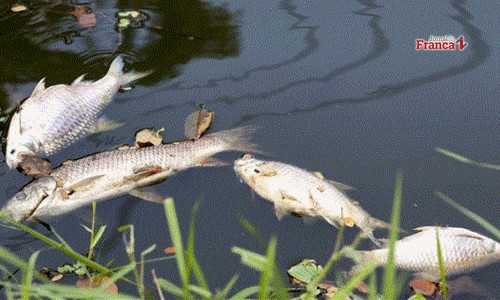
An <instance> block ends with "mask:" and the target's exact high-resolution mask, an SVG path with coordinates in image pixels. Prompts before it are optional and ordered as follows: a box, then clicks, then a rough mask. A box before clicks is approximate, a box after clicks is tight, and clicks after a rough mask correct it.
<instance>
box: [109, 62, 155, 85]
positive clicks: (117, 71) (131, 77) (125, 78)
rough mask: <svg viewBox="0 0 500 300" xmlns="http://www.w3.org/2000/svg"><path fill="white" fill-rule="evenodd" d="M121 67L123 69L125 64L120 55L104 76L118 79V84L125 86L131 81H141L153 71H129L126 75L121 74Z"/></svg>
mask: <svg viewBox="0 0 500 300" xmlns="http://www.w3.org/2000/svg"><path fill="white" fill-rule="evenodd" d="M123 67H125V63H124V62H123V58H122V56H121V55H118V56H117V57H116V58H115V59H114V60H113V62H112V63H111V65H110V66H109V70H108V73H106V76H111V77H115V78H116V79H118V84H119V85H126V84H128V83H130V82H132V81H135V80H138V79H141V78H143V77H146V76H148V75H149V74H151V73H153V71H152V70H151V71H146V72H135V71H130V72H127V73H124V72H123Z"/></svg>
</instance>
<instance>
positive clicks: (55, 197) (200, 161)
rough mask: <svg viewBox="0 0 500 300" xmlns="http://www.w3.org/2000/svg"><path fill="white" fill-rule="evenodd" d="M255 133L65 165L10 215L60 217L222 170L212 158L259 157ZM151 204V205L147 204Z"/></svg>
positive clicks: (26, 192) (241, 131)
mask: <svg viewBox="0 0 500 300" xmlns="http://www.w3.org/2000/svg"><path fill="white" fill-rule="evenodd" d="M252 132H253V129H252V128H251V127H240V128H235V129H230V130H226V131H220V132H216V133H213V134H208V135H204V136H202V137H200V138H199V139H195V140H193V139H189V140H184V141H180V142H175V143H170V144H162V145H159V146H150V147H143V148H128V149H117V150H111V151H106V152H101V153H98V154H94V155H90V156H87V157H84V158H81V159H78V160H74V161H69V162H67V163H63V164H62V165H61V166H59V167H57V168H56V169H54V170H53V171H52V173H51V174H50V175H48V176H45V177H41V178H39V179H36V180H34V181H32V182H30V183H29V184H27V185H26V186H25V187H24V188H22V189H21V191H20V192H18V193H17V194H16V195H15V196H14V197H13V198H12V199H11V200H9V201H8V202H7V204H6V205H5V207H4V209H5V211H6V212H7V214H8V215H10V216H11V217H12V218H14V219H16V220H23V219H30V218H33V219H37V218H38V219H43V218H45V217H51V216H58V215H61V214H64V213H67V212H70V211H72V210H75V209H77V208H79V207H82V206H84V205H87V204H89V203H92V202H95V201H102V200H105V199H109V198H112V197H116V196H120V195H124V194H127V193H130V194H132V195H134V196H137V197H140V198H143V197H142V196H143V195H142V194H141V193H140V191H139V190H138V189H139V188H141V187H145V186H150V185H153V184H156V183H158V182H161V181H163V180H165V179H166V178H168V177H170V176H172V175H174V174H176V173H178V172H180V171H183V170H185V169H188V168H192V167H198V166H199V167H205V166H218V165H222V163H221V162H220V161H218V160H216V159H214V158H213V157H212V156H213V155H215V154H217V153H220V152H225V151H245V152H246V151H255V145H254V144H252V143H251V142H250V141H249V139H250V137H251V133H252ZM146 200H151V199H146Z"/></svg>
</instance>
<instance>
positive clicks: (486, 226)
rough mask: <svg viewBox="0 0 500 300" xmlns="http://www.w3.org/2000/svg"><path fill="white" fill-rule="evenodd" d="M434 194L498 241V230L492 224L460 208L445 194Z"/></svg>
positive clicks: (499, 235)
mask: <svg viewBox="0 0 500 300" xmlns="http://www.w3.org/2000/svg"><path fill="white" fill-rule="evenodd" d="M435 194H436V196H437V197H438V198H439V199H441V200H443V201H444V202H446V203H447V204H448V205H450V206H452V207H453V208H455V209H456V210H458V211H459V212H461V213H463V214H464V215H466V216H467V217H469V218H470V219H471V220H473V221H475V222H476V223H478V224H479V225H481V226H482V227H483V228H484V229H486V230H488V231H489V232H491V234H493V235H494V236H495V237H496V239H497V240H498V239H500V230H498V228H496V227H495V226H494V225H493V224H491V223H490V222H488V221H486V220H485V219H483V218H482V217H480V216H479V215H477V214H476V213H474V212H472V211H471V210H469V209H467V208H465V207H463V206H461V205H460V204H458V202H456V201H455V200H453V199H451V198H450V197H448V196H446V195H445V194H443V193H441V192H439V191H437V192H436V193H435Z"/></svg>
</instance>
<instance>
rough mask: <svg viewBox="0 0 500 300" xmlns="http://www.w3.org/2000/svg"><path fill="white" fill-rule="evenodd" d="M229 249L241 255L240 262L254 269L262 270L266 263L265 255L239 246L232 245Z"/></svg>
mask: <svg viewBox="0 0 500 300" xmlns="http://www.w3.org/2000/svg"><path fill="white" fill-rule="evenodd" d="M231 251H232V252H233V253H235V254H238V255H239V256H240V257H241V263H242V264H244V265H246V266H247V267H250V268H252V269H254V270H256V271H260V272H262V271H263V270H264V266H265V264H266V257H265V256H263V255H260V254H258V253H255V252H252V251H250V250H246V249H243V248H240V247H232V248H231Z"/></svg>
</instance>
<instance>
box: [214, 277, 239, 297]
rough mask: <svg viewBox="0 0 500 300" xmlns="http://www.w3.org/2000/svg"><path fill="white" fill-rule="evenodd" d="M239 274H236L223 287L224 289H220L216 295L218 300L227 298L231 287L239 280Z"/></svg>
mask: <svg viewBox="0 0 500 300" xmlns="http://www.w3.org/2000/svg"><path fill="white" fill-rule="evenodd" d="M238 278H239V276H238V274H235V275H234V276H233V277H232V278H231V279H230V280H229V282H228V283H227V284H226V286H225V287H224V288H223V289H222V291H220V292H219V293H218V294H217V295H216V296H215V299H216V300H224V299H227V295H228V294H229V292H230V291H231V289H232V288H233V286H234V285H235V284H236V281H238Z"/></svg>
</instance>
